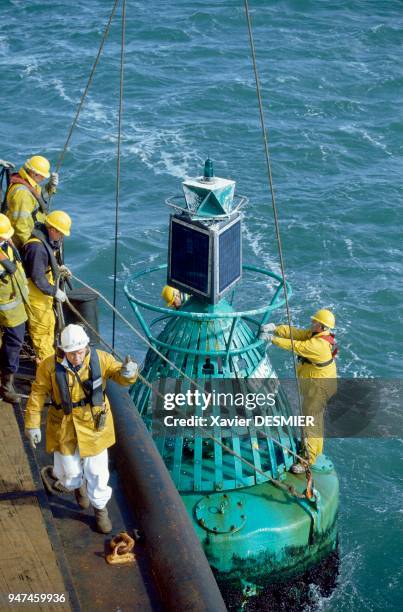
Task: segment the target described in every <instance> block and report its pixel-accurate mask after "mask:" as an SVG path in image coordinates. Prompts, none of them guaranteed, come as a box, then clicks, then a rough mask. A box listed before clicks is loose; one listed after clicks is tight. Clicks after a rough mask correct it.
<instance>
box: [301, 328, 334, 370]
mask: <svg viewBox="0 0 403 612" xmlns="http://www.w3.org/2000/svg"><path fill="white" fill-rule="evenodd" d="M315 335H316V334H312V336H315ZM320 337H321V339H322V340H326V342H328V343H329V344H330V346H331V351H332V358H331V359H329V360H328V361H323V362H322V363H316V362H314V361H311V360H310V359H307V358H306V357H301V356H299V357H298V361H299V362H300V363H310V364H311V365H314V366H316V367H317V368H325V367H326V366H328V365H330V364H331V363H333V361H334V358H335V357H336V355H337V353H338V351H339V347H338V346H337V343H336V340H335V336H334V334H328V335H327V336H320Z"/></svg>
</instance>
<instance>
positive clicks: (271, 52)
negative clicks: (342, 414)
mask: <svg viewBox="0 0 403 612" xmlns="http://www.w3.org/2000/svg"><path fill="white" fill-rule="evenodd" d="M127 5H128V6H127V32H126V64H125V97H124V118H123V141H122V182H121V208H120V230H119V252H118V257H119V261H118V269H119V277H118V305H119V308H120V309H121V310H122V312H123V313H124V314H126V315H127V316H131V315H130V311H129V306H128V305H127V302H126V299H125V297H124V294H123V285H124V282H125V281H126V280H127V279H128V278H129V277H130V275H132V274H133V273H134V272H136V271H138V270H140V269H141V268H142V267H145V266H148V265H157V264H159V263H163V262H164V261H165V258H166V250H167V220H168V209H167V207H166V206H165V204H164V199H165V198H166V197H168V196H170V195H174V194H178V193H180V189H181V186H180V183H181V180H183V178H185V177H189V176H194V175H197V174H199V173H200V171H201V168H202V164H203V162H204V159H205V158H206V157H207V155H210V156H211V158H212V159H213V160H214V162H215V170H216V174H217V175H219V176H225V177H229V178H233V179H235V180H236V181H237V191H238V192H239V193H241V194H245V195H247V196H248V197H249V198H250V201H249V205H248V208H247V209H246V216H245V231H244V258H245V260H247V261H248V262H249V263H254V264H261V265H263V266H266V267H268V268H271V269H272V270H274V271H278V270H279V264H278V254H277V248H276V242H275V234H274V223H273V215H272V212H271V202H270V194H269V191H268V187H267V178H266V169H265V163H264V156H263V146H262V135H261V130H260V125H259V116H258V107H257V98H256V92H255V83H254V76H253V72H252V64H251V58H250V52H249V46H248V38H247V29H246V21H245V16H244V12H243V3H242V2H241V0H203V1H201V0H186V1H185V0H175V1H173V0H149V1H148V2H147V3H145V2H140V1H134V0H128V3H127ZM111 7H112V2H111V1H110V0H90V1H89V2H88V1H87V2H84V0H72V1H70V2H67V1H66V0H56V1H55V2H48V1H45V0H30V1H29V2H27V1H25V0H0V9H1V16H2V19H1V22H0V69H1V72H0V83H1V90H0V91H1V100H2V113H1V118H0V121H1V136H2V138H1V148H0V157H3V158H6V159H10V160H13V161H14V162H15V163H17V164H21V163H22V162H23V161H24V160H25V159H26V158H27V157H28V156H30V155H32V154H35V153H42V154H44V155H46V156H48V157H49V158H50V160H51V161H52V163H53V164H54V163H55V162H56V160H57V158H58V156H59V154H60V151H61V149H62V148H63V145H64V142H65V140H66V137H67V132H68V129H69V127H70V124H71V121H72V119H73V116H74V113H75V109H76V107H77V104H78V101H79V99H80V96H81V93H82V91H83V88H84V86H85V83H86V80H87V77H88V74H89V71H90V68H91V66H92V63H93V60H94V57H95V54H96V51H97V48H98V45H99V42H100V38H101V35H102V32H103V29H104V27H105V23H106V20H107V16H108V14H109V12H110V10H111ZM250 7H251V12H252V19H253V26H254V35H255V44H256V51H257V60H258V67H259V71H260V78H261V84H262V93H263V99H264V107H265V116H266V122H267V127H268V130H269V139H270V151H271V158H272V170H273V180H274V185H275V191H276V197H277V205H278V210H279V217H280V225H281V234H282V241H283V249H284V256H285V263H286V271H287V277H288V279H289V281H290V283H291V284H292V287H293V296H292V298H291V301H290V305H291V311H292V319H293V321H294V322H295V324H298V325H305V324H308V322H309V316H310V314H311V313H312V311H313V310H315V309H317V308H318V307H321V306H326V307H331V308H333V309H334V311H335V313H336V316H337V337H338V341H339V343H340V345H341V353H340V358H339V362H338V368H339V373H340V375H341V376H345V377H349V378H353V377H360V378H365V377H371V378H373V377H375V378H386V379H389V378H390V379H392V378H395V379H396V378H397V379H399V378H402V366H403V358H402V354H401V348H402V345H403V326H402V284H403V283H402V276H403V264H402V261H403V259H402V244H403V241H402V231H401V227H402V221H403V219H402V216H403V215H402V187H401V185H402V176H403V151H402V142H403V105H402V99H403V67H402V31H403V2H402V1H401V0H340V1H339V2H337V3H330V2H319V1H316V2H314V1H313V0H279V1H274V0H250ZM119 17H120V9H118V15H117V18H116V19H115V21H114V24H113V26H112V29H111V32H110V36H109V39H108V41H107V44H106V47H105V50H104V53H103V56H102V58H101V62H100V64H99V67H98V69H97V72H96V75H95V78H94V82H93V84H92V87H91V89H90V93H89V95H88V98H87V100H86V103H85V106H84V109H83V111H82V113H81V116H80V120H79V122H78V126H77V128H76V130H75V132H74V135H73V138H72V141H71V145H70V147H69V150H68V153H67V155H66V158H65V162H64V164H63V166H62V170H61V175H60V176H61V183H60V189H59V193H58V195H57V197H56V198H55V199H54V206H57V207H58V208H63V209H65V210H66V211H68V212H69V213H70V214H71V216H72V218H73V233H72V237H71V239H69V241H68V242H67V244H66V259H67V263H68V264H69V265H71V267H72V268H73V270H74V272H75V273H76V274H77V275H78V276H79V277H81V278H83V279H84V280H86V281H87V282H89V283H90V284H92V285H94V286H95V287H97V288H98V289H99V290H100V291H102V292H103V293H104V294H105V295H106V296H107V297H111V295H112V282H113V280H112V279H113V240H114V214H115V175H116V135H117V111H118V87H119V79H118V75H119V53H120V23H119ZM159 283H160V279H157V280H156V281H155V282H154V283H153V284H151V283H148V284H147V283H146V285H145V287H144V291H145V292H146V293H147V294H149V295H151V293H153V294H154V299H155V300H156V301H158V293H159V291H160V284H159ZM265 291H267V289H266V287H265V285H264V284H257V285H256V295H250V294H249V295H245V294H242V292H240V295H239V296H238V298H237V299H238V300H239V303H241V304H242V305H246V304H247V303H249V304H250V303H251V301H252V303H255V302H257V301H259V300H262V299H264V298H265ZM284 317H285V313H284V312H283V311H280V312H278V319H277V320H278V321H281V320H283V319H284ZM101 325H102V330H103V332H104V335H105V337H106V338H107V339H110V337H111V329H112V322H111V315H110V312H108V311H107V310H104V309H103V308H102V309H101ZM117 347H118V349H119V350H120V351H121V352H122V353H126V352H130V353H131V354H134V355H136V356H137V357H138V358H139V359H140V360H141V359H142V358H143V357H144V353H145V348H144V346H142V345H141V343H139V342H138V340H137V339H136V338H135V337H134V336H133V334H132V333H131V332H130V330H128V329H127V328H125V327H124V326H123V325H122V324H120V323H119V324H118V326H117ZM272 358H273V361H274V363H275V365H276V367H277V369H278V371H279V372H280V373H282V374H290V373H291V372H292V364H291V360H290V356H289V355H288V354H280V353H279V352H276V351H275V349H273V350H272ZM401 448H402V445H401V440H396V439H394V440H392V439H389V440H388V439H385V440H368V439H357V440H331V441H328V442H327V451H328V452H329V454H330V456H331V457H332V459H333V460H334V462H335V464H336V468H337V470H338V473H339V476H340V481H341V506H340V523H339V524H340V574H339V578H338V582H337V587H336V589H335V590H334V591H333V593H332V594H331V595H330V596H329V597H327V598H323V597H319V598H318V601H317V602H315V603H312V605H311V606H310V609H312V610H316V609H318V610H326V611H335V610H337V611H339V610H342V611H346V612H347V611H350V610H357V611H361V610H374V611H376V610H381V609H382V610H400V609H401V606H402V595H401V591H400V590H399V588H400V585H401V568H399V561H398V560H399V555H398V551H399V544H400V549H401V541H402V534H401V524H402V521H401V516H402V515H401V512H402V509H401V507H402V488H401V485H402V478H401V469H399V465H398V461H399V458H401Z"/></svg>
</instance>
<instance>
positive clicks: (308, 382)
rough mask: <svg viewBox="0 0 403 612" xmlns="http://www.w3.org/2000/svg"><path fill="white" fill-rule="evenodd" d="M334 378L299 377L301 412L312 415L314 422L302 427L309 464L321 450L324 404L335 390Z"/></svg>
mask: <svg viewBox="0 0 403 612" xmlns="http://www.w3.org/2000/svg"><path fill="white" fill-rule="evenodd" d="M335 380H336V379H320V378H309V379H300V381H301V392H302V398H303V401H302V412H303V414H304V416H312V417H313V418H314V424H313V425H308V426H306V427H304V436H305V449H306V451H307V454H308V459H309V463H310V465H312V464H314V463H315V461H316V458H317V457H318V455H321V454H322V452H323V436H324V415H325V409H326V404H327V403H328V401H329V399H330V398H331V397H332V395H334V393H335V391H336V386H335Z"/></svg>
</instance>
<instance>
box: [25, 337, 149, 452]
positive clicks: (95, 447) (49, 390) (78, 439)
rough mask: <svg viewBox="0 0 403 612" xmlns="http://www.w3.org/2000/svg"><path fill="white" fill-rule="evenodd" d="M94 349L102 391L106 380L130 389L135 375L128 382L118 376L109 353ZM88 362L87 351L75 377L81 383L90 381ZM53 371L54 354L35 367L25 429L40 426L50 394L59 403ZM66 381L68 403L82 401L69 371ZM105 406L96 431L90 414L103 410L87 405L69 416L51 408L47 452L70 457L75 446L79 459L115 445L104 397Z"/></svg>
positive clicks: (109, 415) (55, 402) (110, 417)
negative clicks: (100, 426) (101, 428)
mask: <svg viewBox="0 0 403 612" xmlns="http://www.w3.org/2000/svg"><path fill="white" fill-rule="evenodd" d="M92 350H95V349H92ZM96 350H97V353H98V356H99V362H100V368H101V374H102V381H103V382H102V387H103V389H105V386H106V380H107V379H108V378H110V379H111V380H114V381H115V382H116V383H118V384H119V385H124V386H129V385H131V384H133V383H134V382H135V381H136V378H137V374H136V375H135V376H134V377H132V378H130V379H128V378H124V377H123V376H121V375H120V369H121V367H122V364H121V363H120V362H119V361H116V360H115V359H114V358H113V357H112V355H110V354H109V353H105V352H104V351H100V350H98V349H96ZM58 361H59V362H60V363H63V360H62V359H60V358H58ZM89 363H90V352H88V354H87V355H86V357H85V359H84V361H83V364H82V366H81V368H80V369H79V370H78V375H79V377H80V379H81V380H82V382H85V381H86V380H88V378H89V373H90V370H89ZM55 369H56V368H55V356H54V355H51V356H50V357H47V358H46V359H44V360H43V361H42V362H41V363H40V364H39V366H38V369H37V372H36V379H35V381H34V383H33V384H32V389H31V394H30V396H29V399H28V403H27V409H26V413H25V427H26V428H28V429H29V428H39V427H40V425H41V412H42V410H43V407H44V404H45V401H46V399H47V397H48V395H50V397H51V401H52V402H53V403H54V404H58V405H60V404H61V395H60V391H59V386H58V384H57V382H56V373H55ZM67 378H68V386H69V390H70V396H71V401H72V402H78V401H80V400H82V399H85V394H84V391H83V389H82V387H81V385H80V384H79V382H78V381H77V379H76V377H75V376H74V374H73V372H72V371H71V370H69V369H68V368H67ZM105 405H106V410H107V417H106V423H105V427H104V429H103V430H102V431H97V430H96V429H95V425H94V419H93V416H92V412H93V413H94V415H95V416H96V415H97V414H98V413H99V412H100V411H101V410H102V407H99V406H94V407H93V408H92V412H91V407H90V404H86V405H85V406H83V407H81V406H78V407H77V408H73V409H72V412H71V414H68V415H66V414H64V412H63V410H61V409H59V410H58V409H57V408H55V407H54V406H51V407H50V408H49V410H48V416H47V423H46V450H47V451H48V453H52V452H54V451H58V452H59V453H61V454H62V455H73V454H74V452H75V450H76V447H77V446H78V449H79V452H80V455H81V457H92V456H94V455H98V454H99V453H100V452H102V451H103V450H104V449H106V448H109V447H110V446H112V445H113V444H114V443H115V428H114V425H113V418H112V412H111V408H110V405H109V401H108V398H107V397H106V396H105Z"/></svg>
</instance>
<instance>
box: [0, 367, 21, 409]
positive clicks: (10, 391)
mask: <svg viewBox="0 0 403 612" xmlns="http://www.w3.org/2000/svg"><path fill="white" fill-rule="evenodd" d="M0 393H1V395H2V397H3V400H4V401H5V402H9V403H10V404H15V403H16V402H19V401H20V396H19V395H18V394H17V392H16V390H15V388H14V374H3V376H2V383H1V387H0Z"/></svg>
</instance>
